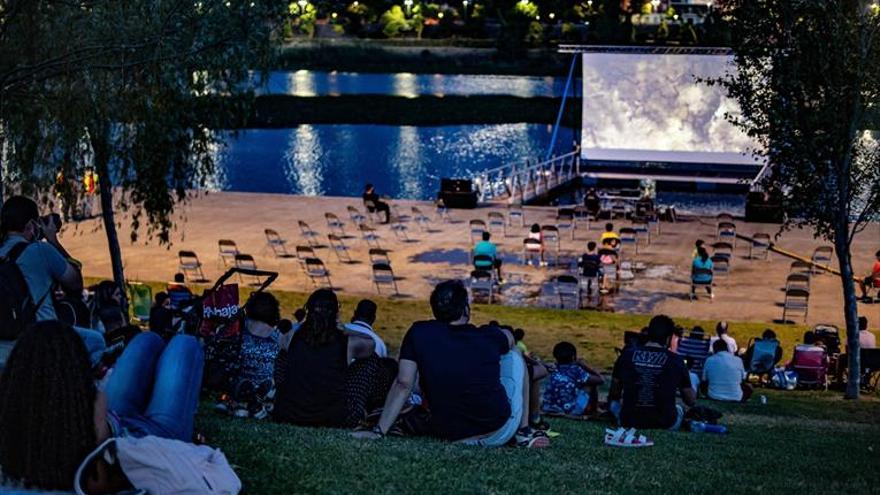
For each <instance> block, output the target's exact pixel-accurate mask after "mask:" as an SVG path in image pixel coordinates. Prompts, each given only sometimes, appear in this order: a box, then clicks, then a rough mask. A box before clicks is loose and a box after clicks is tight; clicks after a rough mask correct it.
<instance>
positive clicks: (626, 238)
mask: <svg viewBox="0 0 880 495" xmlns="http://www.w3.org/2000/svg"><path fill="white" fill-rule="evenodd" d="M619 234H620V250H621V252H622V251H625V250H626V249H627V246H632V247H633V249H634V250H635V253H636V254H639V233H638V232H636V230H635V229H633V228H631V227H623V228H622V229H620V232H619Z"/></svg>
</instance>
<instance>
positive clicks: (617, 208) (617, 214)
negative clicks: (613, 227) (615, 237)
mask: <svg viewBox="0 0 880 495" xmlns="http://www.w3.org/2000/svg"><path fill="white" fill-rule="evenodd" d="M628 212H629V207H628V206H627V204H626V201H623V200H621V199H615V200H614V201H613V202H612V203H611V218H612V219H615V218H626V214H627V213H628Z"/></svg>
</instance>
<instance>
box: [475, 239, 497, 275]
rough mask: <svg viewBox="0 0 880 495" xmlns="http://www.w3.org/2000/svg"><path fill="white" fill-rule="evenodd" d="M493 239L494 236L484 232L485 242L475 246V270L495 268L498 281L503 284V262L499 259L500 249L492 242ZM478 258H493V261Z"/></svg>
mask: <svg viewBox="0 0 880 495" xmlns="http://www.w3.org/2000/svg"><path fill="white" fill-rule="evenodd" d="M491 238H492V234H490V233H488V232H483V240H482V241H480V242H478V243H477V244H476V246H474V268H477V269H480V270H492V269H493V268H494V269H495V273H496V274H497V276H498V281H499V282H501V260H500V259H499V258H498V248H497V247H495V244H494V243H493V242H492V241H491V240H490V239H491ZM477 256H488V257H490V258H492V261H489V260H482V259H477Z"/></svg>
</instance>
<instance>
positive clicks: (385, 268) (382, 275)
mask: <svg viewBox="0 0 880 495" xmlns="http://www.w3.org/2000/svg"><path fill="white" fill-rule="evenodd" d="M373 284H375V285H376V292H377V293H378V294H380V295H381V294H382V289H381V286H383V285H387V286H389V287H393V288H394V295H399V294H400V291H399V290H398V289H397V280H396V279H395V278H394V271H393V270H392V269H391V265H389V264H387V263H373Z"/></svg>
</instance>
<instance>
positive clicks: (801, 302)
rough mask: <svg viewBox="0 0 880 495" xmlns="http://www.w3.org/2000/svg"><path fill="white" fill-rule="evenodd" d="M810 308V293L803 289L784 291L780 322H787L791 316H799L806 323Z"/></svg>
mask: <svg viewBox="0 0 880 495" xmlns="http://www.w3.org/2000/svg"><path fill="white" fill-rule="evenodd" d="M809 307H810V291H808V290H804V289H786V291H785V301H784V302H783V303H782V321H788V319H787V317H788V316H791V315H792V314H801V315H803V317H804V321H807V312H808V310H809Z"/></svg>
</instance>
